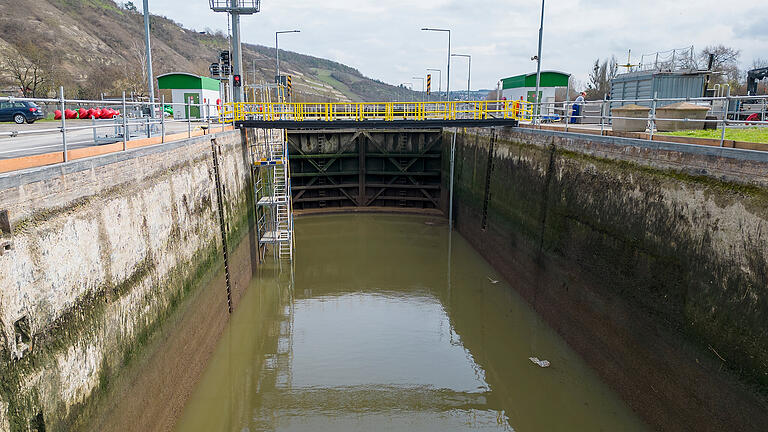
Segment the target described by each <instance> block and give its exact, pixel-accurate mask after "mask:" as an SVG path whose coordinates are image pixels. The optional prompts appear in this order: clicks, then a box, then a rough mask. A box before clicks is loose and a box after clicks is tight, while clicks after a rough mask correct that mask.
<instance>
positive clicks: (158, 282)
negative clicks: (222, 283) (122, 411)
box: [0, 131, 278, 431]
mask: <svg viewBox="0 0 768 432" xmlns="http://www.w3.org/2000/svg"><path fill="white" fill-rule="evenodd" d="M270 136H271V137H272V138H274V139H278V135H276V134H272V135H270ZM212 137H215V138H216V140H217V142H218V144H219V145H220V150H221V152H220V156H219V161H220V164H221V173H222V190H223V192H224V199H225V203H224V204H225V217H226V222H227V226H228V232H229V236H230V240H229V241H230V242H236V241H238V239H240V238H243V237H244V234H245V233H247V232H248V230H249V228H250V226H249V224H250V223H252V220H249V218H250V216H251V215H252V200H251V198H250V197H251V171H250V156H249V152H248V141H252V140H253V138H254V137H253V133H252V132H251V133H249V134H248V135H246V134H245V133H242V134H241V132H240V131H233V132H223V133H220V134H216V135H213V136H210V135H209V136H203V137H197V138H192V139H188V140H183V141H178V142H174V143H168V144H164V145H158V146H153V147H147V148H142V149H138V150H134V151H129V152H122V153H115V154H110V155H105V156H100V157H95V158H90V159H84V160H79V161H75V162H72V163H68V164H63V165H58V166H52V167H45V168H39V169H35V170H29V171H26V172H20V173H10V174H4V175H2V176H0V219H2V218H3V217H2V216H3V214H4V213H3V211H7V216H8V217H7V222H9V225H10V226H11V227H10V232H4V233H3V234H2V235H1V236H0V243H2V242H3V241H5V242H6V243H10V248H8V249H7V250H6V249H5V248H4V249H3V253H2V256H0V345H1V346H2V348H1V351H0V356H1V360H2V364H1V365H0V372H1V373H0V375H2V378H3V379H2V384H0V431H9V430H12V431H19V430H24V431H26V430H29V429H35V428H39V427H40V426H42V425H43V424H44V427H45V430H49V431H50V430H70V429H72V428H76V427H77V426H79V425H82V424H83V423H84V422H86V421H87V420H86V417H87V416H88V414H87V413H88V411H89V410H92V406H93V404H94V401H95V400H97V399H98V397H99V395H100V394H102V393H104V391H105V390H106V388H107V387H108V386H109V383H110V382H112V381H114V378H115V377H117V376H118V375H119V374H118V373H117V371H118V370H120V369H121V368H122V367H124V366H125V365H126V363H128V362H130V360H131V359H132V358H135V357H136V356H137V355H139V353H141V350H142V348H143V347H144V344H145V343H146V341H147V339H148V338H149V337H151V335H152V334H153V332H155V331H157V329H158V328H159V327H160V326H161V325H162V324H163V321H164V320H165V319H166V318H167V317H168V316H169V313H170V312H171V311H173V310H174V308H176V307H177V306H178V305H179V304H180V303H181V302H182V301H183V300H184V298H185V297H186V296H189V295H190V294H191V293H192V292H194V290H195V289H196V288H195V287H196V282H198V279H199V278H201V275H202V274H203V273H204V270H206V269H208V268H212V267H214V266H215V265H217V264H218V263H219V259H220V255H221V253H220V249H221V233H220V227H219V222H218V210H217V195H216V183H215V179H214V171H213V155H212V151H211V138H212ZM262 139H263V138H262ZM249 202H250V204H249ZM2 222H3V221H2V220H0V231H1V230H2V226H3V223H2ZM221 295H222V296H224V295H226V292H225V291H224V290H222V294H221ZM40 430H42V429H40Z"/></svg>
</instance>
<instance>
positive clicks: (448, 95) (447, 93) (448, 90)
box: [421, 27, 451, 102]
mask: <svg viewBox="0 0 768 432" xmlns="http://www.w3.org/2000/svg"><path fill="white" fill-rule="evenodd" d="M421 30H422V31H436V32H447V33H448V73H447V75H448V77H447V81H448V82H447V83H446V85H445V96H446V99H448V102H450V101H451V31H450V30H448V29H437V28H429V27H424V28H422V29H421Z"/></svg>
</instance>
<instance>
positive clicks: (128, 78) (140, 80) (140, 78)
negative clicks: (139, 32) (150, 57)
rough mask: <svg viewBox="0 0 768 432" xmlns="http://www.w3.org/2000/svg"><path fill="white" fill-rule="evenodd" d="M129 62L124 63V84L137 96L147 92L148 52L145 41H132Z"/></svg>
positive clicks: (144, 94)
mask: <svg viewBox="0 0 768 432" xmlns="http://www.w3.org/2000/svg"><path fill="white" fill-rule="evenodd" d="M128 57H129V62H128V63H127V64H125V65H124V70H123V80H122V81H123V82H122V84H123V86H124V88H125V89H126V90H127V91H129V92H132V93H133V94H135V95H137V96H146V94H147V52H146V49H145V47H144V44H143V43H140V42H138V41H135V40H134V41H131V46H130V48H129V49H128Z"/></svg>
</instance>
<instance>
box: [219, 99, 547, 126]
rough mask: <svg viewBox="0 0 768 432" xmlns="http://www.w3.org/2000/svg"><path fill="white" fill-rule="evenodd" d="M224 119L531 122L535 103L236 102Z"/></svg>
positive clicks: (231, 104) (226, 112)
mask: <svg viewBox="0 0 768 432" xmlns="http://www.w3.org/2000/svg"><path fill="white" fill-rule="evenodd" d="M222 114H223V117H224V118H226V119H227V120H228V121H230V122H234V121H242V120H247V119H258V120H266V121H277V120H292V121H335V120H353V121H365V120H381V121H388V122H394V121H398V120H416V121H425V120H458V119H474V120H485V119H490V118H502V119H514V120H518V121H530V120H531V119H532V118H533V109H532V104H531V103H529V102H525V101H506V100H504V101H469V102H463V101H451V102H447V101H440V102H235V103H227V104H224V107H223V112H222Z"/></svg>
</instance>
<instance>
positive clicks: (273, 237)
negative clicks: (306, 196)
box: [251, 129, 294, 263]
mask: <svg viewBox="0 0 768 432" xmlns="http://www.w3.org/2000/svg"><path fill="white" fill-rule="evenodd" d="M258 132H261V133H260V134H259V133H257V138H256V140H255V143H254V145H253V146H252V148H251V154H252V155H253V169H254V177H255V178H256V181H255V183H254V185H255V187H254V194H255V196H254V198H255V202H256V218H257V233H258V236H259V246H265V247H267V246H269V247H271V248H272V252H273V254H274V257H275V259H276V260H278V261H280V262H281V263H282V262H284V261H286V262H291V261H293V247H294V238H293V206H292V203H291V178H290V172H291V171H290V166H289V163H288V143H287V142H286V134H285V131H284V130H283V131H280V137H279V139H277V140H275V139H273V136H272V131H270V130H268V129H262V130H260V131H258ZM258 135H263V139H260V138H262V137H260V136H258Z"/></svg>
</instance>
